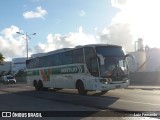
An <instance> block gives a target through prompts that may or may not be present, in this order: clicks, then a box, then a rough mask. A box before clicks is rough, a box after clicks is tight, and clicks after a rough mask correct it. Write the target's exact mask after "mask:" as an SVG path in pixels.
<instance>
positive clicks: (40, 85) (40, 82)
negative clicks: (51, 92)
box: [38, 80, 43, 90]
mask: <svg viewBox="0 0 160 120" xmlns="http://www.w3.org/2000/svg"><path fill="white" fill-rule="evenodd" d="M38 87H39V90H43V83H42V81H41V80H39V81H38Z"/></svg>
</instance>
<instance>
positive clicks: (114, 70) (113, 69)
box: [96, 46, 128, 77]
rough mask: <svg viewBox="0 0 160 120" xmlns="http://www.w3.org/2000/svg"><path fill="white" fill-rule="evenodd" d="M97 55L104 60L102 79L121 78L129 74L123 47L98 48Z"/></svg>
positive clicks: (101, 69)
mask: <svg viewBox="0 0 160 120" xmlns="http://www.w3.org/2000/svg"><path fill="white" fill-rule="evenodd" d="M96 52H97V54H100V55H101V56H102V57H103V58H102V59H103V63H104V64H103V65H101V64H100V74H101V77H118V76H119V77H120V76H125V75H127V74H128V71H127V64H126V61H125V57H124V56H125V54H124V52H123V50H122V48H121V47H113V46H112V47H110V46H109V47H97V48H96Z"/></svg>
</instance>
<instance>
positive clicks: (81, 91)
mask: <svg viewBox="0 0 160 120" xmlns="http://www.w3.org/2000/svg"><path fill="white" fill-rule="evenodd" d="M76 88H77V90H78V93H79V94H80V95H86V94H87V90H85V87H84V84H83V82H82V81H80V80H78V81H77V82H76Z"/></svg>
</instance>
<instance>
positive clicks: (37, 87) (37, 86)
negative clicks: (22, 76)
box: [33, 80, 39, 91]
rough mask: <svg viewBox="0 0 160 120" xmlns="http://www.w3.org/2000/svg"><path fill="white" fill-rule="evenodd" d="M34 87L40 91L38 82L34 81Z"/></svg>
mask: <svg viewBox="0 0 160 120" xmlns="http://www.w3.org/2000/svg"><path fill="white" fill-rule="evenodd" d="M33 86H34V87H35V90H37V91H38V90H39V85H38V83H37V81H36V80H34V82H33Z"/></svg>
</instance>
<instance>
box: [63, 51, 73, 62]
mask: <svg viewBox="0 0 160 120" xmlns="http://www.w3.org/2000/svg"><path fill="white" fill-rule="evenodd" d="M72 61H73V60H72V51H67V52H64V53H62V64H63V65H66V64H72Z"/></svg>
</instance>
